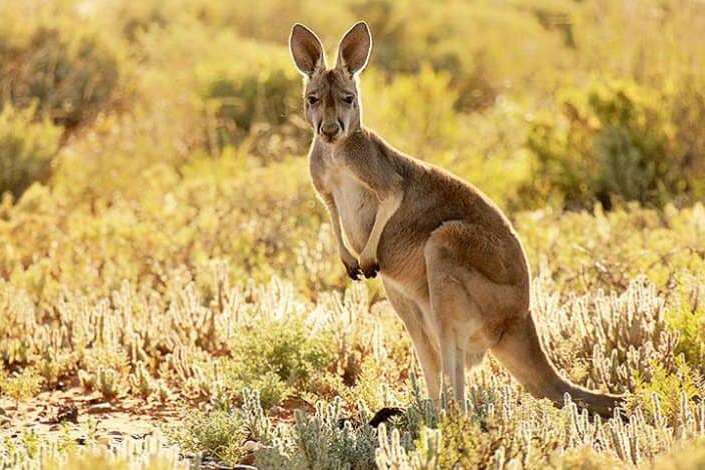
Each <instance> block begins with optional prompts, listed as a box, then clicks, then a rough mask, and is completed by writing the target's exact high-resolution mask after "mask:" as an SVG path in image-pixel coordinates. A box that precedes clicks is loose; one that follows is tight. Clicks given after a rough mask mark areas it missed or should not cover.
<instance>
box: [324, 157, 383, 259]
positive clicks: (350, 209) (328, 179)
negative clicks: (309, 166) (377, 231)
mask: <svg viewBox="0 0 705 470" xmlns="http://www.w3.org/2000/svg"><path fill="white" fill-rule="evenodd" d="M326 160H327V161H326V162H325V165H324V166H323V168H322V170H323V171H322V174H321V175H320V177H321V182H322V185H323V186H324V187H325V189H326V191H328V192H329V193H330V194H332V195H333V199H334V200H335V205H336V207H337V208H338V214H339V216H340V225H341V228H342V232H343V237H344V239H345V244H346V245H347V247H348V249H349V250H350V252H351V253H352V254H353V255H355V256H359V254H360V253H361V252H362V250H363V248H364V247H365V244H366V243H367V240H368V238H369V236H370V232H371V230H372V226H373V225H374V220H375V215H376V213H377V207H378V201H377V198H376V197H375V195H374V194H373V193H372V192H371V191H370V190H368V189H367V188H366V187H365V186H363V185H362V183H360V181H358V180H357V178H355V177H354V176H353V174H352V173H351V171H350V170H349V169H347V168H346V167H345V166H343V165H341V164H338V163H336V162H335V160H334V159H333V158H328V159H326Z"/></svg>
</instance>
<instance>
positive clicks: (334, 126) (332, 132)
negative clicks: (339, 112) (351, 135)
mask: <svg viewBox="0 0 705 470" xmlns="http://www.w3.org/2000/svg"><path fill="white" fill-rule="evenodd" d="M338 132H340V125H339V124H338V123H337V122H326V123H323V124H322V125H321V134H323V135H324V136H325V137H327V138H328V139H333V138H334V137H335V136H336V135H337V134H338Z"/></svg>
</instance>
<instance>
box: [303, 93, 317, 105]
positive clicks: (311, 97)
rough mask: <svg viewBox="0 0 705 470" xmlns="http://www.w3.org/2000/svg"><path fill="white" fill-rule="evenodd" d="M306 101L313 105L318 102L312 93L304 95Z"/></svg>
mask: <svg viewBox="0 0 705 470" xmlns="http://www.w3.org/2000/svg"><path fill="white" fill-rule="evenodd" d="M306 101H307V102H308V104H310V105H311V106H313V105H314V104H316V103H318V98H317V97H315V96H313V95H309V96H307V97H306Z"/></svg>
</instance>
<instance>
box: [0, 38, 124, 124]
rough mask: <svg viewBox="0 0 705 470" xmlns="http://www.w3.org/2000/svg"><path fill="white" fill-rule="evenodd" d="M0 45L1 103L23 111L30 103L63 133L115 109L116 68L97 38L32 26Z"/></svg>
mask: <svg viewBox="0 0 705 470" xmlns="http://www.w3.org/2000/svg"><path fill="white" fill-rule="evenodd" d="M0 31H2V29H1V28H0ZM11 34H12V33H11ZM0 41H2V42H4V43H6V44H7V45H5V47H2V48H0V90H1V91H2V93H0V102H1V103H5V104H7V103H10V104H12V105H13V106H15V107H20V108H24V107H28V106H30V105H31V104H32V103H34V102H36V103H37V106H38V110H39V111H40V112H42V113H43V114H44V115H47V116H49V117H50V118H51V119H52V120H53V121H54V123H55V124H58V125H60V126H63V127H66V128H69V129H71V128H74V127H77V126H79V125H83V124H86V123H88V122H90V121H91V120H92V119H93V118H94V117H95V115H96V114H97V113H99V112H101V111H105V110H108V109H110V108H111V107H112V106H113V105H114V104H115V100H116V98H117V90H118V88H119V81H120V79H121V65H120V62H119V58H118V56H117V54H116V53H115V52H113V51H112V50H111V49H110V47H109V46H107V45H106V43H105V42H104V41H103V40H102V39H101V37H100V36H99V35H97V34H94V33H89V32H80V33H77V32H75V31H74V32H72V33H69V32H68V30H66V29H63V28H58V27H55V26H41V25H38V26H37V27H36V29H35V30H33V31H31V32H27V33H26V34H21V35H17V36H14V35H13V36H12V37H8V38H6V37H1V36H0Z"/></svg>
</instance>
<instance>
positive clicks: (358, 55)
mask: <svg viewBox="0 0 705 470" xmlns="http://www.w3.org/2000/svg"><path fill="white" fill-rule="evenodd" d="M371 49H372V36H371V35H370V28H368V27H367V23H365V22H364V21H360V22H359V23H356V24H355V26H353V27H352V28H350V29H349V30H348V32H347V33H345V35H344V36H343V39H341V40H340V45H339V46H338V61H337V62H336V64H335V66H336V67H337V68H343V69H345V70H347V71H348V72H349V73H350V75H355V74H356V73H358V72H360V71H362V69H364V68H365V66H366V65H367V60H368V59H369V57H370V50H371Z"/></svg>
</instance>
